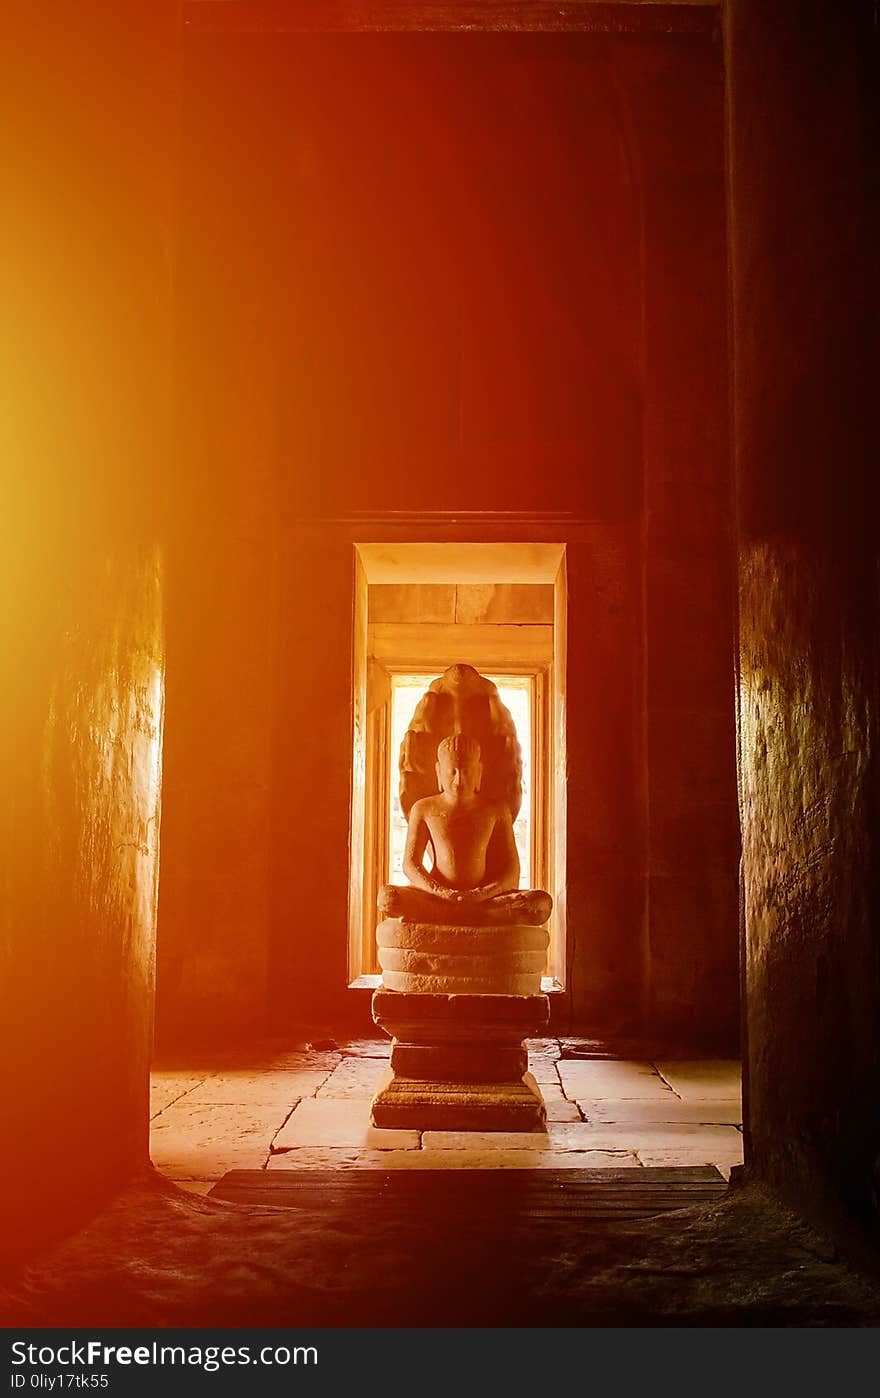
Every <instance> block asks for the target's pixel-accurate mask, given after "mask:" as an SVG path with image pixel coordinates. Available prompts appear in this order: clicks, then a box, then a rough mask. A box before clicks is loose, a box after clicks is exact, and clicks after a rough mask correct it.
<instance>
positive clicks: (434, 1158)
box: [269, 1148, 641, 1170]
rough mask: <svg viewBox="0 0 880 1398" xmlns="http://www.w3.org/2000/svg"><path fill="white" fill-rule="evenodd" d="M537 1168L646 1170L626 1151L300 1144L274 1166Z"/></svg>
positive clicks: (274, 1160)
mask: <svg viewBox="0 0 880 1398" xmlns="http://www.w3.org/2000/svg"><path fill="white" fill-rule="evenodd" d="M318 1166H322V1167H327V1166H334V1167H337V1168H339V1169H341V1170H363V1169H377V1170H535V1169H545V1170H552V1169H557V1170H559V1169H581V1170H583V1169H591V1170H594V1169H615V1170H619V1169H630V1168H632V1169H640V1168H641V1166H640V1164H639V1162H638V1160H637V1159H636V1158H635V1156H634V1155H633V1154H632V1153H630V1152H626V1151H600V1150H589V1151H569V1152H563V1151H552V1150H550V1151H537V1150H506V1151H505V1150H492V1151H489V1150H387V1151H385V1150H331V1149H326V1148H325V1149H298V1150H291V1151H285V1153H284V1154H283V1155H273V1156H272V1158H271V1160H270V1161H269V1169H270V1170H297V1169H303V1170H307V1169H314V1168H316V1167H318Z"/></svg>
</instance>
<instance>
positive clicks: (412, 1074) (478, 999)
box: [372, 928, 550, 1131]
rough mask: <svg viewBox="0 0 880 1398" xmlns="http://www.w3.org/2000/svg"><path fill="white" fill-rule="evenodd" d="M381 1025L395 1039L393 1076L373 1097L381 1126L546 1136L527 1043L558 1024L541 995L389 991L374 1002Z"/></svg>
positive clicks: (374, 1114)
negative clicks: (530, 1066)
mask: <svg viewBox="0 0 880 1398" xmlns="http://www.w3.org/2000/svg"><path fill="white" fill-rule="evenodd" d="M435 930H437V931H440V932H445V931H449V930H450V929H445V928H444V929H435ZM454 930H455V931H457V932H462V931H463V930H466V929H462V928H457V929H454ZM469 930H472V931H477V930H480V931H486V930H487V929H485V928H484V929H469ZM505 930H506V931H511V930H513V929H505ZM517 930H521V929H517ZM528 930H529V931H530V932H532V933H535V932H536V931H539V930H540V929H536V928H530V929H528ZM544 936H545V937H546V933H544ZM545 946H546V943H545ZM453 954H454V953H453ZM538 984H539V985H540V972H539V973H538ZM373 1019H374V1021H375V1023H376V1024H377V1025H378V1026H379V1027H380V1028H381V1029H384V1031H385V1033H386V1034H389V1035H390V1036H391V1038H392V1046H391V1072H390V1074H389V1076H388V1078H387V1080H386V1081H385V1082H384V1083H383V1084H382V1086H381V1087H380V1088H379V1091H378V1092H377V1093H376V1096H375V1097H374V1098H373V1107H372V1120H373V1124H374V1125H375V1126H389V1127H411V1128H415V1129H416V1130H420V1131H543V1130H545V1129H546V1119H547V1113H546V1108H545V1106H544V1101H543V1098H542V1097H541V1093H540V1089H539V1088H538V1085H537V1083H536V1082H535V1080H534V1078H532V1077H531V1075H530V1074H529V1073H527V1072H526V1069H527V1067H528V1053H527V1050H526V1048H525V1045H524V1043H523V1040H524V1039H525V1038H526V1037H530V1036H539V1035H543V1034H545V1033H546V1031H547V1026H548V1024H549V1022H550V1001H549V1000H548V998H547V996H546V995H543V994H541V993H540V990H539V991H538V992H537V993H534V994H503V993H497V992H496V993H485V994H469V993H461V994H458V993H448V992H447V993H442V992H436V991H422V992H418V991H407V990H389V989H386V988H383V989H381V990H377V991H376V992H375V993H374V995H373Z"/></svg>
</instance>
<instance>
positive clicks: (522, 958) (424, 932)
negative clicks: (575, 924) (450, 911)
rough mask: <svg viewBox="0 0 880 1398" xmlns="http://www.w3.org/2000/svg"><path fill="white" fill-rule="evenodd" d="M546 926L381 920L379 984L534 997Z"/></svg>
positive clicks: (411, 989)
mask: <svg viewBox="0 0 880 1398" xmlns="http://www.w3.org/2000/svg"><path fill="white" fill-rule="evenodd" d="M549 940H550V939H549V936H548V933H547V929H546V928H545V927H529V926H521V925H519V924H514V925H512V926H507V927H461V926H453V925H451V924H440V923H426V922H407V921H404V920H403V919H402V918H396V917H395V918H386V919H385V921H384V922H380V923H379V926H378V927H377V929H376V942H377V945H378V949H379V965H380V966H381V967H382V984H383V986H384V987H385V989H386V990H399V991H407V992H410V993H427V994H434V995H437V994H439V995H444V994H472V995H539V994H540V992H541V975H542V973H543V970H544V966H545V964H546V961H547V946H548V944H549Z"/></svg>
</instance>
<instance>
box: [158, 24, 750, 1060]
mask: <svg viewBox="0 0 880 1398" xmlns="http://www.w3.org/2000/svg"><path fill="white" fill-rule="evenodd" d="M184 109H185V110H184V150H183V176H182V185H181V188H182V220H181V277H180V287H181V300H180V323H181V342H182V346H183V354H182V361H181V375H180V391H181V395H182V399H183V400H184V402H185V403H186V406H187V417H188V428H187V430H188V432H189V437H188V445H187V448H186V451H185V456H186V459H187V483H186V485H185V490H186V492H188V498H187V503H186V507H185V512H184V517H185V519H186V526H185V527H184V528H181V529H180V530H179V532H178V537H177V539H176V541H175V542H174V544H173V546H172V551H171V557H170V559H169V575H168V585H169V609H168V653H169V667H168V723H167V739H166V769H165V770H166V796H165V813H164V831H165V838H164V847H163V876H162V888H161V894H160V929H161V930H160V936H159V1001H158V1008H159V1019H160V1025H161V1026H162V1033H163V1036H165V1035H167V1037H168V1039H169V1040H170V1039H172V1038H174V1037H175V1036H178V1035H181V1034H184V1033H189V1034H192V1033H197V1034H202V1035H204V1036H211V1037H217V1036H218V1035H219V1036H222V1035H223V1034H226V1033H230V1032H236V1031H242V1030H244V1029H246V1028H252V1027H255V1026H260V1025H264V1024H265V1023H266V1014H267V1003H271V1008H272V1015H273V1017H274V1020H275V1022H285V1021H289V1020H290V1019H292V1018H295V1017H299V1018H302V1017H304V1016H307V1017H311V1018H316V1017H326V1018H331V1017H334V1016H336V1017H338V1016H340V1015H343V1014H346V1013H348V1014H351V1013H352V1012H355V1013H357V1014H359V1015H361V1017H362V1020H363V1023H364V1024H366V1023H367V1018H366V1016H367V1003H368V996H367V995H366V994H364V993H361V996H360V1000H359V1001H357V1002H356V1005H355V1009H354V1011H353V1010H352V1006H353V1004H355V1001H356V996H355V994H354V992H349V991H348V990H347V989H346V948H347V941H348V937H347V927H346V921H347V907H348V850H349V821H350V810H351V781H352V770H351V769H352V622H353V600H354V572H353V566H354V564H353V543H355V542H369V541H377V540H382V539H392V540H403V541H419V540H426V539H434V540H442V541H445V542H448V543H450V544H453V545H454V543H455V542H456V540H465V539H466V540H470V541H480V540H485V541H498V540H502V541H503V540H505V539H507V540H526V541H528V540H541V539H545V540H550V541H556V542H562V543H565V544H566V545H567V575H568V586H569V607H568V657H569V670H568V685H567V689H568V709H567V713H568V724H567V743H568V790H569V809H568V915H569V929H570V947H569V977H568V991H567V994H566V996H564V997H562V999H561V1001H560V1004H559V1015H560V1019H559V1022H560V1025H563V1024H565V1023H569V1022H577V1023H580V1024H582V1025H585V1026H593V1027H594V1028H595V1029H596V1030H597V1031H599V1030H600V1029H601V1030H604V1031H610V1030H619V1031H631V1030H634V1029H637V1028H638V1027H640V1026H644V1025H645V1024H646V1022H648V1021H650V1022H651V1023H652V1024H653V1025H654V1026H655V1027H656V1028H657V1029H658V1031H660V1032H663V1033H665V1034H668V1035H669V1036H670V1037H671V1038H673V1039H674V1038H675V1037H676V1036H679V1037H680V1036H685V1037H690V1038H691V1039H692V1040H693V1039H695V1038H696V1039H699V1040H700V1041H701V1042H703V1043H707V1044H708V1043H709V1042H710V1041H715V1042H717V1043H721V1042H726V1043H727V1044H728V1045H730V1043H731V1042H732V1041H733V1042H735V1036H736V1022H737V1006H736V1001H737V986H736V938H737V928H736V887H735V870H736V861H737V830H736V805H735V780H734V765H733V763H734V727H733V699H732V695H733V679H732V660H731V657H732V650H733V644H732V599H731V588H730V583H731V557H732V555H731V538H730V504H729V501H730V495H729V475H728V465H727V441H726V425H725V423H726V397H725V372H726V358H725V302H724V287H725V275H726V270H725V262H724V208H723V179H722V144H721V137H722V132H723V122H722V77H721V66H720V44H719V43H718V41H717V39H715V38H713V37H712V36H711V34H710V33H708V32H707V33H703V34H700V35H690V36H678V37H672V38H667V37H665V36H664V37H662V38H657V37H656V36H655V37H652V38H645V37H644V36H641V37H637V38H636V37H634V38H631V39H624V38H615V39H611V38H608V37H607V36H605V37H603V36H600V37H596V36H584V35H556V36H549V35H517V36H509V35H507V36H505V35H501V34H495V35H475V34H469V35H453V36H448V35H447V36H441V35H436V34H430V35H429V34H414V35H407V36H401V35H378V34H336V35H315V34H310V35H304V34H296V35H293V34H271V35H266V34H262V35H260V34H233V35H230V34H204V33H197V34H192V35H190V38H189V39H188V42H187V57H186V70H185V81H184ZM452 659H454V657H450V660H452Z"/></svg>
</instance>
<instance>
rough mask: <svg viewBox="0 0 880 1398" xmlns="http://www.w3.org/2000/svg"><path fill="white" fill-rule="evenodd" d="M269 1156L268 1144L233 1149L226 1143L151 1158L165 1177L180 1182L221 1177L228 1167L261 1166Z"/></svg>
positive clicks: (257, 1167)
mask: <svg viewBox="0 0 880 1398" xmlns="http://www.w3.org/2000/svg"><path fill="white" fill-rule="evenodd" d="M268 1159H269V1148H268V1146H261V1147H254V1148H252V1149H249V1150H235V1149H233V1148H231V1147H229V1146H217V1147H211V1146H196V1147H194V1148H193V1149H192V1150H191V1151H189V1152H188V1153H187V1152H185V1151H181V1154H180V1156H179V1158H175V1157H172V1158H171V1159H169V1160H165V1161H163V1162H162V1163H161V1164H160V1162H159V1161H154V1164H155V1165H156V1167H157V1169H161V1172H162V1174H163V1175H164V1176H165V1177H166V1179H169V1180H174V1181H175V1183H181V1182H182V1181H184V1180H191V1181H199V1180H202V1181H204V1180H209V1181H212V1182H213V1181H214V1180H222V1178H223V1176H224V1175H225V1174H226V1172H227V1171H228V1170H264V1169H265V1168H266V1163H267V1161H268Z"/></svg>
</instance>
